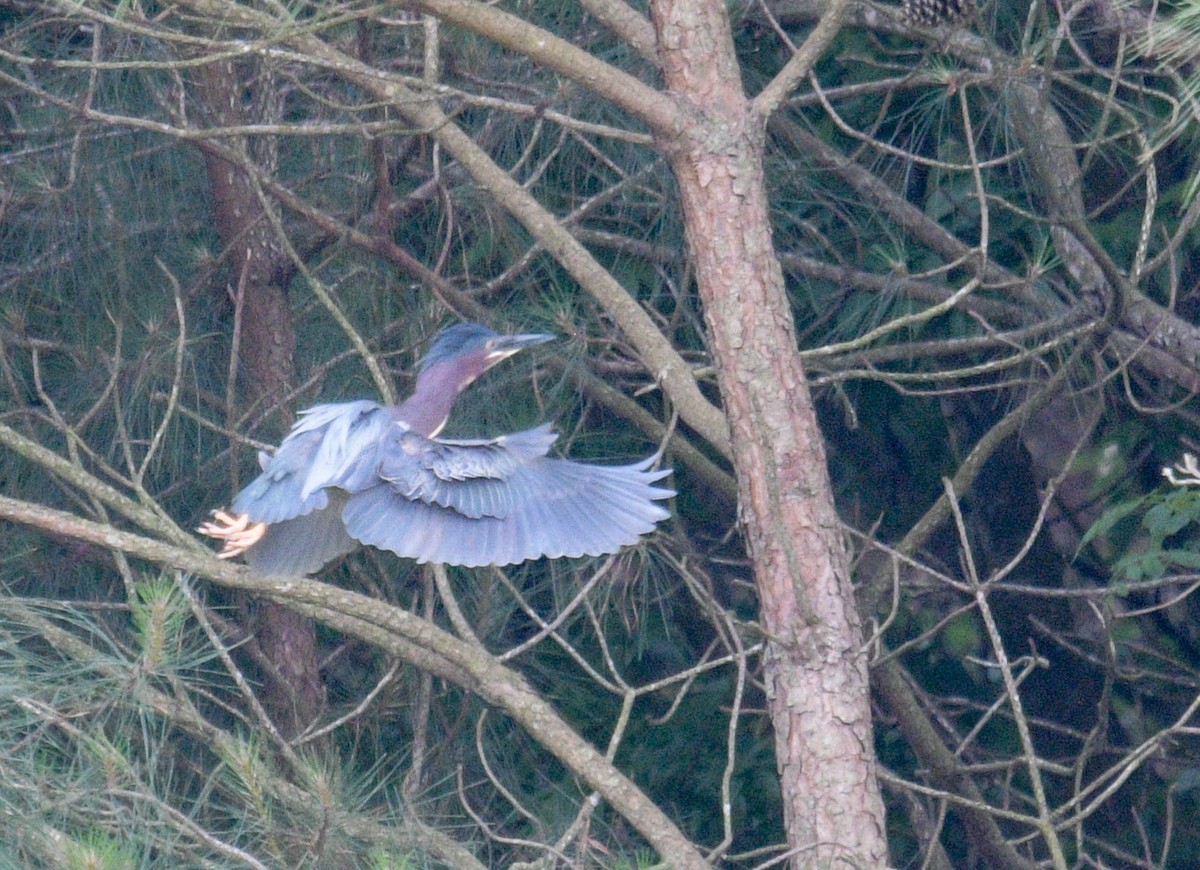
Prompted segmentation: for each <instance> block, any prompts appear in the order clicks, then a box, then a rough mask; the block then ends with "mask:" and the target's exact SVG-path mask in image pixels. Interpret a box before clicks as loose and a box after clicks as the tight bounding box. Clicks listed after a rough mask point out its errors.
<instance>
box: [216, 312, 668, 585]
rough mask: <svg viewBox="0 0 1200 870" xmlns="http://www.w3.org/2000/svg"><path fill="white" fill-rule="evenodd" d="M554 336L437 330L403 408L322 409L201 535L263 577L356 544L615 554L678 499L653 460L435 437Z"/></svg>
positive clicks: (414, 554)
mask: <svg viewBox="0 0 1200 870" xmlns="http://www.w3.org/2000/svg"><path fill="white" fill-rule="evenodd" d="M553 338H554V336H552V335H499V334H497V333H495V332H493V331H492V330H490V329H488V328H487V327H486V326H481V325H479V324H477V323H462V324H458V325H456V326H451V327H449V328H448V329H446V330H443V331H442V332H441V333H439V334H438V336H437V337H436V338H435V339H434V341H433V343H432V345H431V346H430V348H429V352H428V354H426V356H425V358H424V359H422V360H421V362H420V365H419V369H418V374H417V385H416V389H415V390H414V392H413V394H412V395H411V396H409V397H408V399H406V400H405V401H404V402H403V403H401V404H400V405H398V406H395V407H388V406H385V405H380V404H378V403H377V402H372V401H367V400H360V401H356V402H343V403H338V404H328V405H317V406H316V407H313V408H309V409H308V410H307V411H305V412H303V413H302V414H301V415H300V420H299V421H298V422H297V423H296V425H295V426H293V427H292V431H291V432H290V433H288V436H287V437H286V438H285V439H284V440H283V443H282V444H280V445H279V449H278V450H276V451H275V454H274V455H273V456H269V455H267V454H265V453H260V454H259V463H260V464H261V465H262V474H261V475H259V477H258V478H256V479H255V480H254V481H253V482H251V483H250V484H249V485H248V486H247V487H246V488H245V489H243V490H242V491H241V492H240V493H238V496H237V498H235V499H234V501H233V507H232V510H231V512H225V511H214V512H213V516H214V519H215V521H214V522H210V523H206V524H205V525H203V526H202V527H201V528H200V531H201V532H203V533H204V534H206V535H209V536H211V537H214V538H220V539H222V540H223V541H224V542H225V545H224V548H223V549H222V551H221V553H220V556H221V557H222V558H232V557H234V556H239V555H242V554H243V553H244V554H245V556H246V561H247V563H248V564H249V565H250V566H251V567H252V568H254V569H255V570H257V571H260V572H262V573H264V574H283V575H288V576H301V575H305V574H310V573H312V572H314V571H317V570H318V569H320V568H321V567H322V566H323V565H325V564H326V563H328V562H329V561H330V560H332V559H335V558H337V557H338V556H342V555H344V554H346V553H349V552H350V551H351V550H353V549H355V548H356V547H357V546H358V545H359V544H369V545H371V546H374V547H379V548H381V549H384V550H391V551H392V552H393V553H396V554H397V555H400V556H405V557H407V558H410V559H416V560H417V561H418V562H440V563H442V564H446V565H463V566H467V567H477V566H481V565H512V564H516V563H517V562H524V561H525V560H527V559H537V558H540V557H542V556H547V557H550V558H557V557H560V556H599V555H603V554H605V553H615V552H616V551H618V550H620V549H621V548H622V547H624V546H626V545H628V544H632V543H634V542H635V541H637V540H638V538H639V537H640V536H641V535H643V534H646V533H648V532H650V531H652V530H653V529H654V526H655V524H656V523H658V522H659V521H660V520H663V519H666V517H667V516H669V514H668V512H667V510H666V509H665V508H664V507H663V506H662V505H660V504H658V502H659V501H661V500H662V499H666V498H670V497H671V496H673V495H674V494H675V493H674V492H673V491H672V490H669V489H663V488H661V487H656V486H654V485H653V484H654V483H655V482H657V481H659V480H661V479H662V478H664V477H666V476H667V474H669V473H670V469H666V470H656V471H652V470H651V466H652V465H654V463H655V461H656V459H657V456H652V457H650V458H649V459H645V460H643V461H641V462H636V463H634V464H632V465H621V466H601V465H588V464H585V463H582V462H572V461H570V460H566V459H556V458H553V457H550V456H548V455H547V453H548V452H549V449H550V445H551V444H553V443H554V441H555V440H556V438H557V437H558V436H556V435H555V434H554V433H553V432H552V431H551V429H550V426H549V425H544V426H539V427H538V428H536V429H529V430H527V431H524V432H517V433H514V434H512V435H502V436H500V437H499V438H492V439H481V440H455V439H449V438H439V437H437V436H438V433H439V432H441V431H442V427H443V426H445V424H446V419H447V417H449V415H450V410H451V409H452V408H453V406H454V400H455V399H456V398H457V397H458V394H459V393H461V392H462V391H463V389H464V388H466V387H467V386H468V385H469V384H470V383H471V382H472V381H474V380H475V379H476V378H477V377H479V376H480V375H481V374H483V373H484V372H485V371H487V370H488V369H490V368H491V367H492V366H494V365H496V363H498V362H500V361H502V360H504V359H507V358H508V357H510V356H512V355H513V354H514V353H517V352H518V351H520V350H522V349H523V348H527V347H531V346H533V345H537V344H542V343H543V342H546V341H550V340H551V339H553Z"/></svg>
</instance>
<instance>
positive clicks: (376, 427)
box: [233, 400, 392, 523]
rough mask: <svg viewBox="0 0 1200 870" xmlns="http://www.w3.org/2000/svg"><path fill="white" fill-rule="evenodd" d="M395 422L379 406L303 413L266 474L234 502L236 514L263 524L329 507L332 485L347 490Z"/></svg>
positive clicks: (337, 406) (340, 406)
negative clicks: (346, 487) (362, 465)
mask: <svg viewBox="0 0 1200 870" xmlns="http://www.w3.org/2000/svg"><path fill="white" fill-rule="evenodd" d="M391 423H392V416H391V414H390V413H389V412H388V411H387V410H386V409H385V408H384V407H383V406H382V405H380V404H378V403H377V402H371V401H367V400H361V401H357V402H343V403H339V404H330V405H316V406H315V407H312V408H309V409H308V410H307V411H304V412H303V413H302V414H301V415H300V419H299V421H297V423H296V425H295V426H293V427H292V431H291V432H289V433H288V436H287V437H286V438H285V439H283V443H282V444H280V445H279V449H278V450H276V451H275V455H274V456H272V457H270V458H269V459H267V460H266V462H265V463H264V465H263V473H262V474H260V475H259V476H258V477H257V478H255V479H254V480H253V481H252V482H251V483H250V484H249V485H248V486H247V487H246V488H245V489H243V490H242V491H241V492H240V493H238V495H237V498H235V499H234V501H233V510H234V511H236V512H237V513H241V514H249V516H250V519H252V520H254V521H255V522H260V523H279V522H283V521H284V520H290V519H294V518H296V517H302V516H306V515H307V514H310V513H312V512H313V511H315V510H321V509H323V508H325V507H326V506H327V505H328V504H329V495H328V493H327V492H326V489H327V488H329V487H342V486H344V484H345V481H346V480H347V479H349V478H351V477H353V476H354V475H355V473H356V472H357V471H358V470H359V468H360V465H361V463H362V462H363V460H364V458H369V457H374V456H375V453H376V449H377V445H378V443H379V441H380V439H382V438H383V435H384V433H385V432H386V431H387V428H388V426H389V425H390V424H391Z"/></svg>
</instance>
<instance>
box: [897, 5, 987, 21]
mask: <svg viewBox="0 0 1200 870" xmlns="http://www.w3.org/2000/svg"><path fill="white" fill-rule="evenodd" d="M974 11H975V0H904V23H905V24H915V25H920V26H921V27H941V26H942V25H943V24H956V23H958V22H959V21H962V20H963V19H964V18H966V17H967V16H968V15H970V14H971V13H973V12H974Z"/></svg>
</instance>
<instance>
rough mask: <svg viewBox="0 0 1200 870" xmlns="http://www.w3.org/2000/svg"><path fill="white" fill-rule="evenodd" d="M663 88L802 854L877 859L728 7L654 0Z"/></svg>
mask: <svg viewBox="0 0 1200 870" xmlns="http://www.w3.org/2000/svg"><path fill="white" fill-rule="evenodd" d="M651 12H652V17H653V20H654V24H655V27H656V29H657V31H658V46H659V57H660V60H661V62H662V66H663V74H664V77H665V80H666V83H667V87H668V90H669V91H670V92H671V93H672V94H673V95H674V96H675V97H676V98H677V99H678V100H680V102H681V104H682V105H684V106H685V107H687V108H688V109H689V110H690V112H691V114H692V116H693V118H694V123H693V124H691V125H690V126H689V127H688V128H687V129H686V130H684V131H683V132H682V133H681V135H679V136H678V137H676V138H675V139H674V140H673V141H668V142H663V143H662V144H663V146H664V148H665V149H666V151H667V153H668V156H669V158H670V160H671V165H672V167H673V169H674V173H675V176H676V179H677V181H678V183H679V188H680V195H681V197H682V201H683V210H684V219H685V223H686V228H687V237H688V242H689V245H690V248H691V252H692V256H693V259H694V263H695V269H696V282H697V286H698V288H699V291H700V296H701V298H702V300H703V303H704V313H705V319H706V322H707V325H708V327H709V342H710V349H711V351H712V353H713V356H714V358H715V360H716V362H717V364H718V369H719V382H720V388H721V396H722V399H723V400H724V405H725V413H726V416H727V417H728V419H729V424H730V428H731V438H732V447H733V456H734V465H735V468H736V470H737V477H738V490H739V499H740V510H741V519H742V522H743V526H744V529H745V535H746V541H747V545H748V547H749V550H750V555H751V557H752V559H753V562H754V571H755V579H756V582H757V585H758V591H759V597H760V601H761V618H762V622H763V627H764V629H765V631H766V633H767V636H768V643H767V652H766V662H765V667H766V679H767V691H768V700H769V705H770V712H771V718H772V722H773V724H774V728H775V744H776V753H777V763H778V766H779V771H780V776H781V781H782V788H783V796H784V807H785V822H786V824H787V826H788V836H789V841H790V843H791V845H792V847H793V848H794V849H795V850H796V853H795V857H794V859H793V861H794V863H795V864H796V865H797V866H804V867H827V866H833V865H835V864H836V865H837V866H853V867H864V868H865V867H875V866H883V865H885V864H886V860H887V846H886V838H885V832H884V811H883V804H882V800H881V798H880V795H879V791H878V785H877V782H876V777H875V773H876V769H875V754H874V747H873V743H872V728H871V713H870V705H869V700H868V688H867V662H866V657H865V654H864V652H863V650H862V649H861V647H862V636H861V635H862V633H861V627H860V623H859V618H858V613H857V610H856V609H855V602H854V594H853V590H852V588H851V585H850V582H849V571H848V567H847V557H846V552H845V548H844V544H843V541H842V538H841V534H840V531H839V526H838V521H837V515H836V513H835V510H834V506H833V496H832V491H831V487H830V483H829V476H828V472H827V470H826V467H825V452H824V446H823V444H822V441H821V436H820V432H819V430H818V427H817V420H816V415H815V413H814V410H813V406H812V400H811V396H810V394H809V391H808V386H807V383H806V380H805V375H804V370H803V367H802V365H801V363H800V360H799V358H798V356H797V354H796V353H795V349H796V336H795V329H794V325H793V321H792V316H791V313H790V306H789V304H788V300H787V297H786V294H785V288H784V280H783V272H782V270H781V268H780V265H779V261H778V259H777V258H776V256H775V252H774V249H773V246H772V240H771V230H770V222H769V214H768V202H767V194H766V185H765V178H764V175H763V165H762V156H763V150H764V139H765V119H763V118H759V117H755V116H754V114H753V113H752V111H751V108H750V104H749V102H748V101H747V99H746V97H745V95H744V93H743V91H742V87H741V78H740V74H739V70H738V66H737V63H736V60H735V57H734V51H733V41H732V35H731V32H730V29H729V22H728V20H727V18H726V13H725V7H724V4H722V3H719V2H706V0H655V2H653V3H652V4H651Z"/></svg>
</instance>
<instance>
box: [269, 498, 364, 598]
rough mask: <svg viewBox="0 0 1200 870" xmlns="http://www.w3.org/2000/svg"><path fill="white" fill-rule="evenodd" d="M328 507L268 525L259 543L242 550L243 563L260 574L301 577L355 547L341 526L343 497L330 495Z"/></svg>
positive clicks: (344, 501)
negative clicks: (244, 560) (244, 555)
mask: <svg viewBox="0 0 1200 870" xmlns="http://www.w3.org/2000/svg"><path fill="white" fill-rule="evenodd" d="M329 502H330V503H329V506H328V507H325V508H322V509H321V510H316V511H313V512H312V513H308V514H305V515H304V516H300V517H295V518H293V519H290V520H283V521H282V522H278V523H272V524H271V525H269V526H268V527H267V530H266V534H264V535H263V537H262V540H260V541H259V542H258V543H256V544H255V545H254V546H253V547H251V548H250V549H249V550H247V551H246V564H247V565H249V566H250V567H251V568H253V569H254V570H255V571H257V572H259V573H261V574H278V575H284V576H288V577H303V576H305V575H307V574H312V573H315V572H316V571H319V570H320V569H321V567H322V566H323V565H325V564H326V563H327V562H330V561H331V560H333V559H336V558H337V557H338V556H344V555H346V554H347V553H349V552H351V551H353V550H354V549H355V548H357V547H358V541H356V540H355V539H354V538H352V537H350V535H349V534H347V532H346V527H345V525H344V524H343V523H342V516H341V514H342V508H343V506H344V505H345V503H346V499H345V495H344V494H343V493H339V492H331V493H330V499H329Z"/></svg>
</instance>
